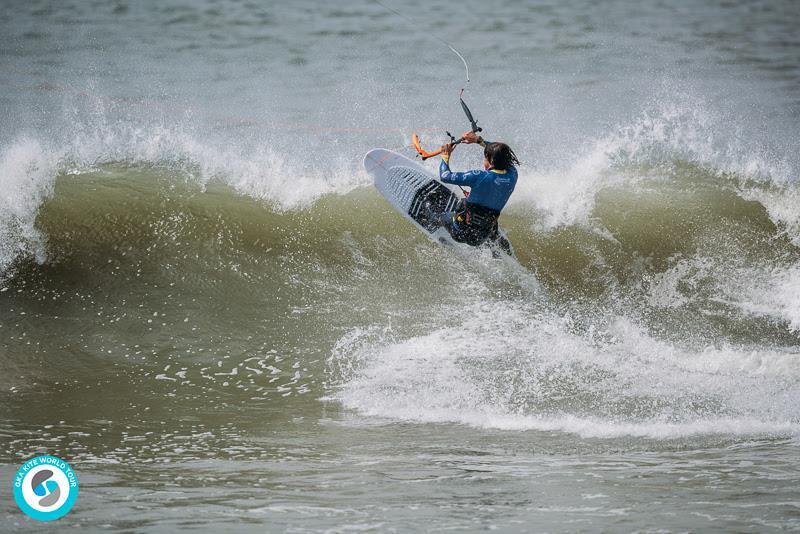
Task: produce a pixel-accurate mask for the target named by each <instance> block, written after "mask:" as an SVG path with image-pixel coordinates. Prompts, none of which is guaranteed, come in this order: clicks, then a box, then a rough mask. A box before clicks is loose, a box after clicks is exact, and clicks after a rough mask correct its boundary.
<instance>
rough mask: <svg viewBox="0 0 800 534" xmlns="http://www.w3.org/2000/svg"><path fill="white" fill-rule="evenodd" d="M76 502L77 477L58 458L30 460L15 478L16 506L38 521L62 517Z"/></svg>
mask: <svg viewBox="0 0 800 534" xmlns="http://www.w3.org/2000/svg"><path fill="white" fill-rule="evenodd" d="M77 498H78V477H76V476H75V472H74V471H73V470H72V468H71V467H70V466H69V464H68V463H67V462H65V461H64V460H62V459H60V458H56V457H55V456H37V457H36V458H31V459H30V460H28V461H27V462H25V463H24V464H23V465H22V467H20V468H19V471H17V476H15V477H14V499H15V500H16V501H17V506H19V507H20V509H21V510H22V511H23V512H25V513H26V514H28V515H29V516H31V517H32V518H34V519H38V520H39V521H52V520H53V519H58V518H59V517H62V516H63V515H64V514H66V513H67V512H69V511H70V508H72V505H73V504H75V499H77Z"/></svg>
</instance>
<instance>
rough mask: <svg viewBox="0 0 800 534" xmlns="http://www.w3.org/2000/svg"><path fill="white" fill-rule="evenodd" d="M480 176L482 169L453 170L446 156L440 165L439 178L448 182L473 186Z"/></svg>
mask: <svg viewBox="0 0 800 534" xmlns="http://www.w3.org/2000/svg"><path fill="white" fill-rule="evenodd" d="M448 159H449V158H448ZM480 176H481V171H467V172H453V171H451V170H450V165H448V164H447V159H446V158H442V163H441V164H440V165H439V179H440V180H441V181H443V182H444V183H446V184H453V185H462V186H467V187H473V186H474V185H475V183H476V181H477V180H478V178H479V177H480Z"/></svg>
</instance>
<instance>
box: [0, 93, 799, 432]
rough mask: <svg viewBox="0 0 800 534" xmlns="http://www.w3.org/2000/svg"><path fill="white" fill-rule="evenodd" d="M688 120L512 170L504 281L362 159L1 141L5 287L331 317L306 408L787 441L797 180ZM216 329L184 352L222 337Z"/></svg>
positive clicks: (150, 131)
mask: <svg viewBox="0 0 800 534" xmlns="http://www.w3.org/2000/svg"><path fill="white" fill-rule="evenodd" d="M698 109H699V108H698V106H697V105H694V104H692V105H683V106H672V107H666V108H664V109H661V110H660V111H657V112H653V113H646V114H644V115H643V116H642V117H640V118H639V119H637V120H636V121H634V122H633V123H632V124H630V125H628V126H626V127H622V128H616V129H614V130H613V131H612V133H611V134H610V135H607V136H605V137H602V138H599V139H596V140H594V141H592V142H591V143H589V145H588V147H587V148H586V149H585V150H582V151H578V153H577V155H576V156H574V157H572V158H570V159H569V160H568V161H566V162H563V163H561V164H558V165H552V166H551V167H550V168H547V167H544V166H542V167H537V168H536V169H533V170H531V169H528V168H527V167H523V169H522V173H521V181H520V185H519V189H518V191H517V192H515V195H514V196H513V197H512V203H511V204H510V206H509V208H508V209H507V212H506V214H504V217H503V219H502V223H503V225H504V226H505V227H506V229H507V231H508V234H509V237H510V239H511V240H512V242H513V243H514V246H515V249H516V251H517V253H518V256H519V260H520V264H521V266H522V268H518V266H513V265H506V264H504V263H502V262H494V261H492V260H491V259H490V258H487V257H485V256H484V255H481V254H476V255H475V257H474V258H468V259H465V258H463V257H461V256H457V255H454V254H453V253H452V251H448V250H446V249H443V248H440V247H438V246H436V245H434V244H431V243H428V242H427V240H425V239H424V238H423V237H422V236H420V235H419V234H418V233H417V232H416V231H415V230H414V229H413V228H412V227H411V226H410V225H407V224H404V223H403V221H402V219H400V218H399V217H398V216H396V215H395V214H394V213H393V212H392V211H391V208H390V207H388V206H387V205H386V204H385V203H383V202H382V201H381V200H380V197H379V196H378V195H377V193H376V192H375V191H374V190H373V189H372V188H371V187H369V181H368V178H367V176H366V174H365V173H364V172H363V171H362V170H361V169H360V168H358V167H357V166H356V165H357V163H354V162H358V161H360V153H359V154H356V155H355V156H354V157H353V158H342V157H340V156H335V155H334V154H333V153H331V152H326V153H324V154H322V155H320V156H319V157H318V158H317V159H314V158H311V160H310V161H304V160H303V159H302V158H299V156H298V154H297V153H295V152H281V151H280V149H278V148H275V147H273V145H272V144H270V143H269V142H266V141H267V140H265V139H258V140H253V141H252V142H248V143H240V144H238V145H236V144H227V143H226V142H224V140H220V139H218V138H213V139H206V138H204V137H203V136H202V135H198V134H197V132H196V131H195V132H194V133H192V130H191V129H188V128H184V127H179V126H175V127H173V128H165V127H161V126H151V127H140V126H137V125H135V124H132V123H127V122H122V123H115V124H113V125H107V124H103V123H102V121H100V123H99V124H93V125H92V126H91V127H90V126H89V125H85V127H81V128H77V129H76V130H74V131H72V132H71V134H70V136H69V138H61V139H60V141H53V140H50V141H44V140H42V139H37V138H36V137H35V136H27V137H19V138H17V139H16V140H14V141H12V142H10V144H8V145H6V147H5V148H3V149H2V152H0V203H1V204H0V207H2V210H0V272H2V273H3V278H2V279H1V280H2V282H0V289H1V290H2V291H5V290H7V289H16V290H17V291H21V290H22V289H23V288H32V287H35V288H37V289H36V291H38V292H39V294H41V296H42V299H47V298H50V296H53V297H55V296H59V295H63V294H66V293H68V291H67V290H68V289H69V288H72V287H73V285H74V284H75V280H79V279H91V280H92V281H93V283H95V284H97V285H98V287H101V288H105V290H106V291H108V292H110V293H113V294H115V295H125V298H124V299H123V301H124V300H125V299H127V298H131V299H133V296H136V295H139V294H141V292H142V291H143V289H142V287H148V288H155V287H172V285H177V286H179V287H180V291H179V293H180V295H181V297H180V298H181V299H182V300H180V302H179V303H178V304H174V309H172V308H170V311H169V312H168V313H170V314H171V315H176V316H178V315H180V316H183V315H185V314H186V311H185V310H186V309H187V308H192V307H194V306H198V305H197V304H196V302H192V299H195V301H196V300H197V299H201V300H206V301H208V302H210V303H213V302H215V301H216V300H217V299H220V298H222V297H223V296H224V300H225V302H228V303H229V302H231V300H233V301H235V302H236V304H235V306H237V307H241V308H242V309H244V310H246V311H247V314H245V315H248V316H252V317H258V314H259V310H261V309H263V308H262V307H263V305H264V302H267V301H269V302H273V303H274V305H275V306H277V307H279V308H281V310H283V308H284V307H285V308H286V310H284V311H281V313H284V315H285V316H286V317H293V318H296V317H310V316H313V315H314V314H317V315H325V317H326V319H325V320H326V321H328V322H327V323H322V325H321V327H323V328H328V329H330V330H331V331H335V332H338V334H337V337H338V342H335V345H334V347H333V349H332V351H331V353H330V355H329V357H328V358H327V360H326V364H325V365H326V368H327V375H328V380H327V384H326V386H325V391H320V392H319V395H320V396H322V397H329V398H335V399H337V400H338V401H339V402H341V403H342V405H344V406H345V407H347V408H350V409H354V410H357V411H359V412H361V413H363V414H367V415H371V416H377V417H387V418H391V419H402V420H412V421H423V422H456V423H463V424H470V425H476V426H481V427H491V428H500V429H514V430H526V429H530V430H542V431H552V430H559V431H567V432H575V433H578V434H580V435H583V436H587V437H606V438H607V437H619V436H624V435H632V436H641V437H652V438H658V439H662V438H676V437H681V436H693V435H697V434H708V433H712V434H713V433H716V434H735V435H740V434H769V435H778V436H785V435H796V434H797V433H798V428H800V412H798V408H797V406H796V401H795V399H796V398H797V395H798V393H800V390H798V388H800V385H799V384H800V365H798V361H800V360H798V348H799V347H800V268H798V265H800V248H799V247H800V213H798V210H797V209H796V206H797V203H796V200H797V199H798V198H800V186H798V183H797V182H796V180H794V178H793V176H792V172H793V171H792V168H791V166H790V165H789V164H787V163H785V162H782V160H780V159H779V158H775V157H774V156H769V155H765V152H763V151H760V152H758V153H757V154H753V153H752V152H749V151H748V150H746V149H745V148H742V146H741V145H737V144H736V143H731V142H726V143H720V142H719V141H718V140H716V139H715V138H714V136H713V135H711V134H710V133H709V130H708V126H707V122H708V119H707V118H706V117H705V116H704V115H703V112H702V111H698ZM326 157H327V159H326ZM287 288H288V289H287ZM176 292H177V290H176ZM282 292H284V293H282ZM254 294H257V295H258V296H259V298H256V297H255V296H254ZM281 295H284V296H281ZM167 297H169V298H170V299H172V298H173V297H174V296H173V295H172V293H169V294H167V296H166V297H164V298H167ZM183 297H186V298H183ZM76 298H82V297H80V296H79V297H76ZM174 298H178V297H174ZM114 305H115V306H116V304H114ZM120 306H121V305H120ZM209 306H211V307H212V308H213V305H212V304H209ZM226 306H230V304H226ZM365 310H368V311H365ZM173 312H174V313H173ZM75 313H78V312H75ZM135 313H139V312H138V311H135V310H133V311H132V310H128V311H126V312H124V313H123V312H119V317H122V316H124V315H125V314H130V315H134V314H135ZM159 313H162V312H159ZM214 313H215V315H214V317H213V320H211V319H209V321H208V324H206V325H205V327H204V329H205V331H204V334H203V335H207V336H211V337H213V336H221V335H222V333H221V330H222V329H224V328H225V325H226V324H229V323H230V324H233V323H234V321H236V320H241V319H239V318H233V316H232V315H231V317H229V319H230V320H229V322H228V323H226V322H225V320H220V318H219V317H220V316H222V317H227V316H226V315H225V313H226V312H225V310H222V311H219V310H215V312H214ZM326 314H327V315H326ZM332 317H335V319H332ZM364 317H369V318H371V319H369V320H365V319H364ZM146 320H147V318H145V317H144V316H142V317H138V316H137V321H139V323H142V322H143V321H146ZM150 320H152V319H150ZM254 320H255V319H254ZM309 320H310V319H309ZM317 320H319V319H317ZM287 321H288V319H287ZM387 321H388V325H387V324H386V322H387ZM139 323H137V324H139ZM365 323H366V324H365ZM189 324H190V323H189ZM287 324H288V323H287ZM292 324H294V323H292ZM331 324H335V325H336V327H335V328H333V327H332V326H331ZM316 326H317V327H320V325H316ZM172 328H173V336H177V335H185V336H187V339H191V338H192V336H196V335H198V334H196V333H195V332H194V331H188V330H187V331H184V329H185V328H186V327H184V326H182V323H181V324H175V325H172ZM334 341H335V340H334ZM242 350H243V351H244V352H247V349H246V348H245V349H242Z"/></svg>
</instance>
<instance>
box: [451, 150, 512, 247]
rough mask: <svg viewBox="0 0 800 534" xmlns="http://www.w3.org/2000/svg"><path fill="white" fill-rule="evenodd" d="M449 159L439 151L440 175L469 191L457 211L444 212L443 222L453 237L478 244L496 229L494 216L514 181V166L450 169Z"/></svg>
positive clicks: (506, 199) (504, 202)
mask: <svg viewBox="0 0 800 534" xmlns="http://www.w3.org/2000/svg"><path fill="white" fill-rule="evenodd" d="M482 144H483V143H482ZM449 160H450V158H449V156H447V155H442V163H441V165H439V179H440V180H441V181H442V182H444V183H446V184H454V185H459V186H462V187H469V188H470V192H469V197H468V198H466V199H464V200H463V201H462V203H461V205H460V206H459V209H458V211H456V212H454V213H446V214H444V216H443V217H442V223H443V224H444V225H445V226H446V227H447V230H448V231H449V232H450V235H451V236H453V239H455V240H456V241H459V242H461V243H467V244H469V245H472V246H477V245H480V244H481V243H483V242H484V241H486V239H487V238H489V237H490V236H492V235H493V234H496V233H497V218H498V217H499V216H500V212H501V211H502V209H503V208H504V207H505V205H506V203H507V202H508V198H509V197H510V196H511V193H513V192H514V186H516V185H517V169H516V168H515V167H514V166H513V165H510V166H509V167H508V169H506V170H504V171H501V170H495V169H489V170H488V171H485V170H482V169H481V170H478V169H476V170H473V171H467V172H453V171H451V170H450V165H449Z"/></svg>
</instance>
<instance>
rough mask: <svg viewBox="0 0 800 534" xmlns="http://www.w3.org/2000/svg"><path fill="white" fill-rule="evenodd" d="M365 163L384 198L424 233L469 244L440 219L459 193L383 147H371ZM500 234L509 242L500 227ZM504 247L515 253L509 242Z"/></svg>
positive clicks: (449, 242)
mask: <svg viewBox="0 0 800 534" xmlns="http://www.w3.org/2000/svg"><path fill="white" fill-rule="evenodd" d="M364 167H365V168H366V170H367V173H369V175H370V176H372V178H373V180H374V181H375V187H376V188H377V189H378V191H379V192H380V193H381V194H382V195H383V196H384V197H385V198H386V200H388V201H389V203H390V204H391V205H392V206H394V208H395V209H396V210H397V211H399V212H400V213H401V214H402V215H403V216H404V217H405V218H406V219H408V220H409V221H411V223H412V224H413V225H414V226H416V227H417V228H419V229H420V230H421V231H422V232H423V233H424V234H425V235H427V236H428V237H429V238H431V239H432V240H433V241H436V242H437V243H441V244H443V245H456V244H459V245H461V246H469V245H462V244H460V243H457V242H456V241H455V240H454V239H453V238H452V236H451V235H450V232H448V231H447V229H446V228H444V227H443V226H442V225H441V222H440V216H441V215H442V214H443V213H447V212H451V211H455V210H456V206H457V205H458V202H459V197H458V196H456V194H455V192H454V191H453V190H452V189H450V188H449V187H448V186H447V185H445V184H443V183H442V182H440V181H439V180H437V179H436V178H435V177H434V176H433V175H432V174H431V173H430V172H429V171H428V170H427V169H426V168H425V167H423V166H422V165H420V164H419V163H417V162H416V161H414V160H412V159H409V158H407V157H405V156H403V155H402V154H398V153H397V152H393V151H391V150H387V149H385V148H376V149H373V150H370V151H369V152H368V153H367V155H366V156H365V157H364ZM500 236H501V237H502V238H503V239H504V240H505V241H506V243H508V241H507V239H505V234H504V233H503V232H502V231H500ZM490 246H491V244H490ZM492 248H496V246H493V247H492ZM503 251H504V252H506V253H508V254H509V255H510V256H513V255H514V253H513V251H512V250H511V247H510V244H508V250H507V251H506V250H503Z"/></svg>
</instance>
